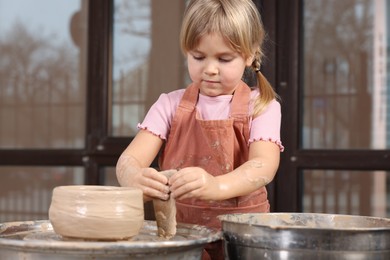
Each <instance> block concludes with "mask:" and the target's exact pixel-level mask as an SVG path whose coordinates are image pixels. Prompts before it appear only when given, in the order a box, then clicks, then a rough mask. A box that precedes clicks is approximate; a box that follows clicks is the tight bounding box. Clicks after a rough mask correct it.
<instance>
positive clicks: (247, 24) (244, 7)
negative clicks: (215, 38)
mask: <svg viewBox="0 0 390 260" xmlns="http://www.w3.org/2000/svg"><path fill="white" fill-rule="evenodd" d="M210 33H220V34H221V35H222V36H223V37H225V39H226V40H227V41H228V42H229V43H230V45H231V47H232V48H233V49H234V50H236V51H237V52H238V53H240V54H242V55H243V57H244V58H249V57H251V56H253V63H252V65H251V68H252V69H253V71H255V72H256V76H257V86H258V88H259V91H260V96H259V98H257V99H256V100H255V103H254V111H253V114H254V116H257V115H259V114H260V113H261V112H262V111H263V110H264V109H265V107H266V106H267V105H268V104H269V103H270V102H271V101H272V100H273V99H275V98H276V97H277V94H276V93H275V91H274V89H273V88H272V86H271V84H270V83H269V82H268V80H267V79H266V78H265V77H264V76H263V74H262V73H261V72H260V66H261V61H262V58H263V50H262V46H263V42H264V38H265V31H264V27H263V24H262V22H261V17H260V14H259V12H258V11H257V8H256V6H255V5H254V3H253V2H252V0H191V1H190V2H189V4H188V6H187V8H186V10H185V13H184V18H183V23H182V27H181V32H180V45H181V49H182V51H183V53H184V54H186V53H187V52H188V51H191V50H194V49H195V48H196V47H197V45H198V43H199V41H200V39H201V38H202V37H203V36H204V35H207V34H210Z"/></svg>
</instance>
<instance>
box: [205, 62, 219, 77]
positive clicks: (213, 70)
mask: <svg viewBox="0 0 390 260" xmlns="http://www.w3.org/2000/svg"><path fill="white" fill-rule="evenodd" d="M204 72H205V73H206V74H207V75H215V74H218V65H217V64H216V62H214V61H209V62H207V63H206V66H205V68H204Z"/></svg>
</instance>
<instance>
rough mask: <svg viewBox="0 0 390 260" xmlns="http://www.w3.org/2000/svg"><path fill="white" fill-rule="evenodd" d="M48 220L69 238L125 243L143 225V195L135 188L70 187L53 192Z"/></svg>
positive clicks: (58, 188) (61, 233)
mask: <svg viewBox="0 0 390 260" xmlns="http://www.w3.org/2000/svg"><path fill="white" fill-rule="evenodd" d="M49 220H50V222H51V224H52V226H53V229H54V231H55V232H56V233H57V234H59V235H61V236H63V237H67V238H81V239H86V240H124V239H128V238H131V237H133V236H135V235H137V234H138V233H139V231H140V229H141V228H142V225H143V223H144V204H143V194H142V191H141V190H140V189H137V188H132V187H116V186H97V185H69V186H58V187H55V188H54V190H53V195H52V201H51V204H50V208H49Z"/></svg>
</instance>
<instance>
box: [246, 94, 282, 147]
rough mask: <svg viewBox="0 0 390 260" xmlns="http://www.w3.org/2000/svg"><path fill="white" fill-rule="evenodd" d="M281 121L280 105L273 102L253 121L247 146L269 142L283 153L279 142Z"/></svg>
mask: <svg viewBox="0 0 390 260" xmlns="http://www.w3.org/2000/svg"><path fill="white" fill-rule="evenodd" d="M281 119H282V115H281V108H280V103H279V102H277V101H276V100H273V101H272V102H271V103H270V104H269V105H268V107H267V108H266V110H265V111H264V112H263V113H262V114H261V115H260V116H258V117H256V118H255V119H253V121H252V124H251V132H250V137H249V144H250V143H253V142H256V141H271V142H274V143H275V144H277V145H278V146H279V148H280V151H283V150H284V147H283V145H282V142H281V140H280V125H281Z"/></svg>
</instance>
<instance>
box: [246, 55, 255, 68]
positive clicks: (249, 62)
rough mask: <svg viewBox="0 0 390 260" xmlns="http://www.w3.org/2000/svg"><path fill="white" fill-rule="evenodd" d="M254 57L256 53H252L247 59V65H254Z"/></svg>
mask: <svg viewBox="0 0 390 260" xmlns="http://www.w3.org/2000/svg"><path fill="white" fill-rule="evenodd" d="M254 59H255V55H254V54H252V55H250V56H249V57H248V58H247V59H246V60H245V65H246V66H247V67H250V66H252V63H253V61H254Z"/></svg>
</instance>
